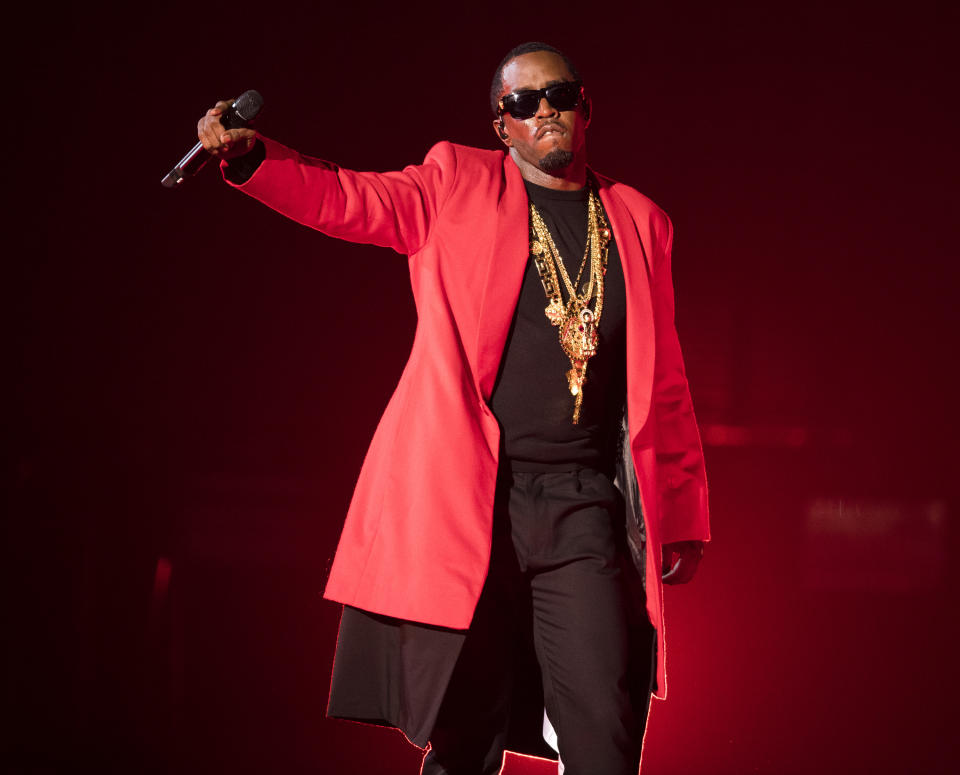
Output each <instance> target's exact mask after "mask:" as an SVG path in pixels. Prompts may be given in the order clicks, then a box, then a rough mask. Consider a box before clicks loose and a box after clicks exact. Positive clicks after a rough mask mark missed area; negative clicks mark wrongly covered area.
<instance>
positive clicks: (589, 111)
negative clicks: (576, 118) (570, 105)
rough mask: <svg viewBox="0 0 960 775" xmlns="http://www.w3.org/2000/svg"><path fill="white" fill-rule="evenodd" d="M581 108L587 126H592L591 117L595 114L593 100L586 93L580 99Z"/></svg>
mask: <svg viewBox="0 0 960 775" xmlns="http://www.w3.org/2000/svg"><path fill="white" fill-rule="evenodd" d="M580 110H581V111H583V121H584V124H585V125H586V126H590V118H591V116H592V115H593V102H591V100H590V98H589V97H588V96H587V95H586V94H584V95H583V99H581V100H580Z"/></svg>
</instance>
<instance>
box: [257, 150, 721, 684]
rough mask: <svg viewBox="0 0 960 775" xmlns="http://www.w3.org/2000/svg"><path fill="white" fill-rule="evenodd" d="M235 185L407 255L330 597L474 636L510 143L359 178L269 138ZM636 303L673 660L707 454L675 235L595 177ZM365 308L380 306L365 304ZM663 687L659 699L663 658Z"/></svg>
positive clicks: (490, 459)
mask: <svg viewBox="0 0 960 775" xmlns="http://www.w3.org/2000/svg"><path fill="white" fill-rule="evenodd" d="M261 139H262V140H263V142H264V143H265V145H266V151H267V153H266V159H265V161H264V162H263V164H262V165H261V166H260V167H259V168H258V170H257V171H256V172H255V173H254V174H253V176H252V177H251V178H250V179H249V180H248V181H247V182H246V183H245V184H243V185H241V186H239V188H240V189H241V190H243V191H244V192H245V193H248V194H250V195H251V196H253V197H255V198H256V199H259V200H261V201H262V202H264V203H265V204H267V205H269V206H270V207H272V208H273V209H275V210H277V211H279V212H281V213H283V214H284V215H286V216H288V217H290V218H292V219H294V220H296V221H299V222H300V223H303V224H305V225H307V226H310V227H312V228H314V229H318V230H320V231H322V232H324V233H325V234H329V235H330V236H333V237H339V238H341V239H346V240H350V241H352V242H363V243H371V244H375V245H382V246H385V247H391V248H393V249H394V250H396V251H397V252H398V253H401V254H405V255H407V256H409V267H410V278H411V283H412V286H413V295H414V300H415V302H416V306H417V317H418V322H417V329H416V335H415V337H414V342H413V348H412V351H411V353H410V358H409V361H408V362H407V365H406V367H405V368H404V370H403V374H402V375H401V377H400V382H399V384H398V385H397V388H396V390H395V392H394V394H393V396H392V398H391V399H390V402H389V404H388V405H387V408H386V410H385V411H384V414H383V417H382V418H381V420H380V424H379V425H378V427H377V430H376V433H375V434H374V437H373V441H372V442H371V444H370V448H369V450H368V452H367V456H366V459H365V460H364V463H363V468H362V470H361V472H360V476H359V479H358V481H357V485H356V490H355V491H354V495H353V500H352V502H351V504H350V509H349V511H348V513H347V518H346V522H345V524H344V528H343V533H342V535H341V537H340V543H339V546H338V547H337V552H336V556H335V557H334V561H333V566H332V568H331V571H330V578H329V580H328V583H327V586H326V589H325V591H324V597H326V598H329V599H331V600H336V601H338V602H341V603H345V604H348V605H351V606H355V607H357V608H362V609H365V610H367V611H372V612H375V613H379V614H385V615H388V616H394V617H399V618H402V619H408V620H412V621H417V622H424V623H428V624H434V625H440V626H444V627H453V628H459V629H465V628H467V627H468V626H469V625H470V621H471V619H472V617H473V611H474V606H475V605H476V603H477V599H478V597H479V595H480V590H481V588H482V587H483V583H484V579H485V577H486V573H487V565H488V561H489V558H490V541H491V527H492V520H493V499H494V486H495V482H496V476H497V455H498V449H499V436H500V431H499V426H498V424H497V420H496V419H495V418H494V416H493V414H492V413H491V411H490V408H489V406H488V405H487V402H488V400H489V398H490V393H491V390H492V388H493V383H494V379H495V377H496V374H497V371H498V367H499V363H500V356H501V353H502V352H503V348H504V344H505V342H506V337H507V331H508V329H509V326H510V321H511V319H512V316H513V311H514V307H515V306H516V303H517V299H518V296H519V293H520V286H521V279H522V277H523V273H524V268H525V266H526V263H527V259H528V255H529V246H528V222H527V218H528V209H527V194H526V189H525V187H524V185H523V179H522V178H521V175H520V171H519V169H518V168H517V166H516V164H514V162H513V161H512V160H511V159H510V158H509V156H508V155H506V154H505V153H504V152H502V151H486V150H479V149H476V148H468V147H464V146H458V145H453V144H451V143H447V142H442V143H438V144H437V145H436V146H434V147H433V148H432V149H431V150H430V152H429V153H428V154H427V157H426V159H425V160H424V163H423V164H422V165H417V166H410V167H407V168H405V169H404V170H402V171H400V172H388V173H372V172H353V171H350V170H344V169H340V168H338V167H336V166H335V165H332V164H329V163H327V162H323V161H319V160H317V159H312V158H309V157H305V156H302V155H300V154H298V153H296V152H295V151H292V150H290V149H288V148H286V147H284V146H282V145H280V144H279V143H276V142H274V141H272V140H269V139H267V138H261ZM598 180H599V181H600V187H601V188H600V198H601V200H602V201H603V205H604V208H605V210H606V213H607V216H608V218H609V221H610V226H611V228H612V230H613V234H614V239H615V240H616V242H617V245H618V247H619V251H620V260H621V262H622V264H623V275H624V280H625V283H626V301H627V316H626V324H627V338H626V353H627V414H628V417H629V440H630V449H631V451H632V453H633V459H634V464H635V467H636V474H637V480H638V484H639V490H640V498H641V502H642V508H643V515H644V520H645V523H646V525H645V527H646V536H647V548H646V563H645V574H646V579H645V581H646V589H647V612H648V615H649V617H650V621H651V622H652V623H653V625H654V627H655V628H656V630H657V633H658V647H659V649H658V650H659V654H660V655H663V654H664V653H665V652H664V637H663V636H664V627H663V617H662V602H663V592H662V585H661V579H660V576H661V555H660V546H661V544H662V543H668V542H672V541H680V540H688V539H699V540H708V539H709V527H708V517H707V487H706V478H705V475H704V469H703V455H702V451H701V447H700V439H699V434H698V431H697V426H696V421H695V419H694V415H693V408H692V405H691V402H690V394H689V391H688V388H687V380H686V377H685V375H684V369H683V360H682V357H681V354H680V346H679V343H678V341H677V334H676V329H675V327H674V324H673V283H672V280H671V274H670V249H671V244H672V241H673V227H672V225H671V223H670V219H669V218H668V217H667V215H666V214H665V213H664V212H663V211H662V210H660V209H659V208H658V207H657V206H656V205H655V204H654V203H653V202H651V201H650V200H649V199H647V198H646V197H645V196H643V195H642V194H640V193H639V192H637V191H635V190H634V189H632V188H629V187H628V186H625V185H623V184H620V183H615V182H614V181H611V180H608V179H606V178H602V177H599V176H598ZM370 314H377V313H376V305H375V300H371V305H370ZM657 672H658V676H657V678H658V680H657V685H658V687H659V689H658V696H665V694H666V676H665V666H664V659H662V658H661V659H659V660H658V671H657Z"/></svg>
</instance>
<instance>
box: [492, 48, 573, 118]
mask: <svg viewBox="0 0 960 775" xmlns="http://www.w3.org/2000/svg"><path fill="white" fill-rule="evenodd" d="M535 51H549V52H550V53H551V54H556V55H557V56H558V57H560V58H561V59H562V60H563V63H564V64H565V65H566V66H567V69H568V70H569V71H570V75H572V76H573V78H574V80H576V81H583V79H582V78H581V77H580V71H579V70H577V66H576V65H575V64H573V62H571V61H570V57H568V56H567V55H566V54H564V53H563V52H562V51H561V50H560V49H558V48H554V47H553V46H551V45H550V44H549V43H540V42H539V41H530V42H528V43H521V44H520V45H519V46H514V47H513V48H512V49H510V50H509V51H508V52H507V55H506V56H505V57H504V58H503V59H501V60H500V65H499V67H497V71H496V72H495V73H494V74H493V81H492V82H491V83H490V110H492V111H493V115H495V116H496V115H497V109H498V107H499V106H498V103H499V102H500V92H502V91H503V68H505V67H506V66H507V63H508V62H510V60H511V59H516V58H517V57H518V56H523V55H524V54H532V53H533V52H535Z"/></svg>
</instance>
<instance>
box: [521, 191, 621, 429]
mask: <svg viewBox="0 0 960 775" xmlns="http://www.w3.org/2000/svg"><path fill="white" fill-rule="evenodd" d="M609 243H610V228H609V227H608V226H607V222H606V219H605V218H604V214H603V208H602V207H600V206H598V197H597V195H596V194H595V192H594V189H593V187H592V186H591V188H590V191H589V195H588V198H587V244H586V247H585V248H584V251H583V260H582V261H581V262H580V271H579V272H577V281H576V283H571V282H570V276H569V275H568V274H567V268H566V267H565V266H564V264H563V259H562V258H561V256H560V251H559V250H557V246H556V245H555V244H554V242H553V237H552V236H551V235H550V230H549V229H548V228H547V225H546V224H545V223H544V222H543V218H542V217H541V216H540V213H539V212H538V211H537V208H536V206H534V204H533V203H532V202H531V203H530V254H531V255H532V256H533V263H534V264H535V266H536V267H537V272H538V273H539V274H540V282H541V284H542V285H543V290H544V293H546V295H547V300H548V302H549V303H548V304H547V307H546V309H545V310H544V314H546V316H547V319H548V320H549V321H550V323H551V324H553V325H555V326H558V327H559V336H560V346H561V347H562V348H563V351H564V352H565V353H566V354H567V357H568V358H569V359H570V370H569V371H567V374H566V376H567V386H568V387H569V389H570V394H571V395H572V396H574V404H573V423H574V425H576V424H578V423H579V422H580V407H581V406H582V405H583V383H584V382H586V381H587V363H588V362H589V360H590V358H592V357H593V356H594V355H596V353H597V341H598V334H597V328H598V326H599V325H600V315H601V314H602V313H603V276H604V274H606V271H607V253H608V245H609ZM588 259H589V263H590V279H589V281H588V283H587V286H586V288H584V289H583V290H582V291H581V292H579V293H578V292H577V288H579V287H580V279H581V277H582V276H583V270H584V268H585V267H586V265H587V262H588ZM558 272H559V277H560V278H561V279H562V280H563V286H564V287H565V288H566V290H567V302H566V304H564V302H563V295H562V293H561V290H560V283H559V281H558V276H557V275H558ZM591 299H594V300H595V301H594V305H593V309H590V301H591Z"/></svg>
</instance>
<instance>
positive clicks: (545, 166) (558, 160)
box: [537, 148, 573, 175]
mask: <svg viewBox="0 0 960 775" xmlns="http://www.w3.org/2000/svg"><path fill="white" fill-rule="evenodd" d="M571 164H573V152H572V151H564V150H561V149H560V148H554V149H553V150H552V151H550V153H548V154H547V155H546V156H544V157H543V158H542V159H540V161H539V162H537V166H538V167H539V168H540V169H541V170H543V171H544V172H546V173H547V174H548V175H553V174H554V173H555V172H562V171H563V170H565V169H566V168H567V167H569V166H570V165H571Z"/></svg>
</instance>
